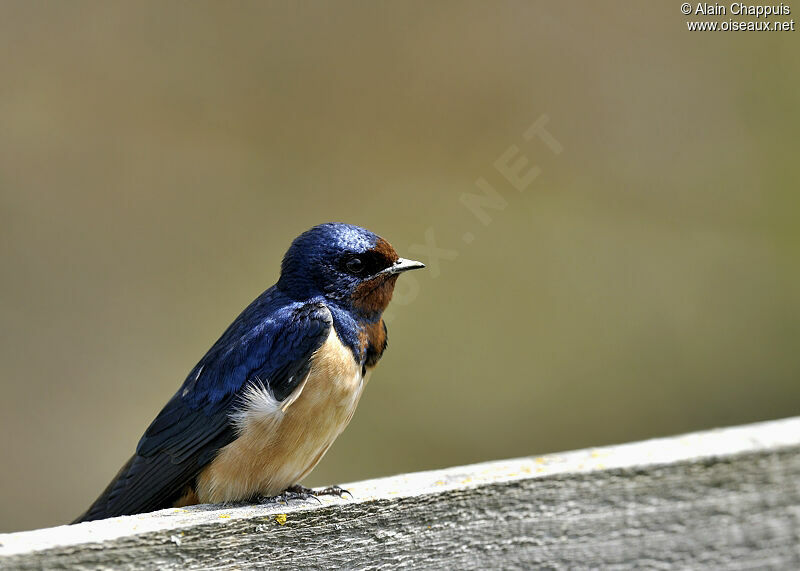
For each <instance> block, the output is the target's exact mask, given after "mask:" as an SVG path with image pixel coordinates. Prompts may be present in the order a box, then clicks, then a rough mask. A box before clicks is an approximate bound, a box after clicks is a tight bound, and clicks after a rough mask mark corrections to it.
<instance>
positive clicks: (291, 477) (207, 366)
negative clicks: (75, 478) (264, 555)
mask: <svg viewBox="0 0 800 571" xmlns="http://www.w3.org/2000/svg"><path fill="white" fill-rule="evenodd" d="M422 267H424V264H422V263H420V262H416V261H413V260H405V259H403V258H400V257H399V256H398V255H397V253H396V252H395V251H394V249H393V248H392V246H391V245H390V244H389V243H388V242H387V241H385V240H384V239H383V238H380V237H379V236H376V235H375V234H373V233H372V232H370V231H368V230H365V229H364V228H360V227H358V226H352V225H349V224H334V223H329V224H321V225H319V226H315V227H313V228H311V229H310V230H308V231H306V232H304V233H303V234H301V235H300V236H298V237H297V238H296V239H295V240H294V242H292V245H291V246H290V247H289V250H288V251H287V252H286V255H285V256H284V258H283V263H282V265H281V275H280V279H279V280H278V282H277V283H276V284H275V285H274V286H272V287H271V288H269V289H268V290H266V291H265V292H264V293H262V294H261V295H260V296H258V297H257V298H256V299H255V301H253V303H251V304H250V305H249V306H248V307H247V308H246V309H245V310H244V311H243V312H242V313H241V315H239V317H237V318H236V320H235V321H234V322H233V323H232V324H231V325H230V327H228V329H227V330H226V331H225V332H224V333H223V334H222V337H220V338H219V340H218V341H217V342H216V343H214V345H213V346H212V347H211V349H209V351H208V353H206V354H205V355H204V356H203V358H202V359H200V362H199V363H197V365H196V366H195V367H194V369H192V371H191V372H190V373H189V375H188V376H187V377H186V380H185V381H184V382H183V385H181V387H180V389H178V392H176V393H175V395H174V396H173V397H172V398H171V399H170V400H169V402H168V403H167V404H166V406H164V408H163V409H162V410H161V412H160V413H159V414H158V416H157V417H156V418H155V420H154V421H153V422H152V423H151V424H150V427H149V428H148V429H147V431H146V432H145V433H144V436H142V438H141V440H140V441H139V444H138V446H137V447H136V453H135V454H134V455H133V457H132V458H131V459H130V460H128V462H127V463H126V464H125V465H124V466H123V467H122V469H121V470H120V471H119V473H118V474H117V475H116V477H115V478H114V479H113V481H112V482H111V483H110V484H109V485H108V487H107V488H106V489H105V491H104V492H103V493H102V494H101V495H100V497H99V498H98V499H97V500H96V501H95V502H94V503H93V504H92V506H91V507H90V508H89V509H88V510H87V511H86V513H84V514H83V515H82V516H80V517H79V518H78V519H77V520H76V521H75V523H77V522H80V521H89V520H96V519H102V518H107V517H113V516H118V515H126V514H135V513H141V512H147V511H153V510H158V509H162V508H167V507H172V506H184V505H190V504H196V503H215V502H227V501H244V500H249V499H254V498H258V497H271V496H275V495H278V494H281V493H282V492H284V491H285V490H287V489H292V490H299V491H298V493H301V492H302V491H305V492H308V490H306V489H305V488H302V487H299V486H297V483H298V482H299V481H300V480H302V479H303V478H304V477H305V476H306V475H307V474H308V473H309V472H311V470H312V469H313V468H314V466H315V465H316V464H317V462H319V461H320V459H321V458H322V456H323V455H324V454H325V452H326V451H327V450H328V448H330V446H331V444H333V441H334V440H335V439H336V437H337V436H339V434H340V433H341V432H342V431H343V430H344V428H345V427H346V426H347V424H348V423H349V422H350V419H351V418H352V416H353V412H354V411H355V409H356V405H357V404H358V400H359V398H360V397H361V393H362V391H363V390H364V386H365V385H366V384H367V379H368V377H369V372H370V370H371V369H372V368H373V367H375V365H376V364H377V363H378V360H379V359H380V358H381V355H383V352H384V350H385V349H386V324H385V323H384V322H383V319H382V317H381V314H382V312H383V311H384V309H386V306H387V305H388V304H389V301H390V300H391V298H392V291H393V290H394V285H395V282H396V281H397V277H398V275H399V274H400V273H401V272H405V271H407V270H413V269H416V268H422Z"/></svg>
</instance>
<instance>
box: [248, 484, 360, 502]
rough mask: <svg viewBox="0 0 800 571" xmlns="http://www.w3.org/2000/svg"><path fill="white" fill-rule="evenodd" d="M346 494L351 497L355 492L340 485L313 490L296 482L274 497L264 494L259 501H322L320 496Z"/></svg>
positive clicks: (340, 495) (339, 496)
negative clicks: (352, 492)
mask: <svg viewBox="0 0 800 571" xmlns="http://www.w3.org/2000/svg"><path fill="white" fill-rule="evenodd" d="M344 494H348V495H349V496H350V497H351V498H352V497H353V494H351V493H350V492H348V491H347V490H345V489H344V488H341V487H339V486H329V487H327V488H323V489H321V490H313V489H311V488H306V487H305V486H301V485H300V484H295V485H294V486H289V487H288V488H286V490H284V492H283V493H282V494H279V495H277V496H272V497H265V496H262V497H260V498H258V501H259V503H262V504H268V503H274V502H287V501H290V500H310V499H311V498H313V499H315V500H317V501H318V502H319V503H322V500H320V499H319V498H320V496H336V497H338V498H341V497H342V496H344Z"/></svg>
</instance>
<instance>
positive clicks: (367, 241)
mask: <svg viewBox="0 0 800 571" xmlns="http://www.w3.org/2000/svg"><path fill="white" fill-rule="evenodd" d="M424 267H425V265H424V264H422V263H421V262H415V261H414V260H405V259H403V258H401V257H399V256H398V255H397V252H395V251H394V248H392V246H391V244H389V242H387V241H386V240H384V239H383V238H381V237H380V236H377V235H376V234H373V233H372V232H370V231H369V230H366V229H364V228H360V227H359V226H353V225H351V224H339V223H327V224H320V225H319V226H314V227H313V228H311V229H310V230H307V231H306V232H303V233H302V234H300V236H298V237H297V238H295V240H294V242H292V245H291V246H290V247H289V250H288V251H287V252H286V255H285V256H284V258H283V264H282V265H281V277H280V279H279V280H278V288H280V289H281V290H283V291H284V292H286V293H287V294H288V295H290V296H291V297H294V298H296V299H306V298H308V297H313V296H315V295H322V296H324V297H325V298H326V299H328V300H331V301H332V302H334V303H336V304H338V305H339V306H341V307H343V308H346V309H349V310H352V311H355V312H357V313H359V314H360V315H362V316H364V317H367V318H372V317H376V316H378V315H380V313H381V312H383V310H384V309H386V306H387V305H389V301H390V300H391V299H392V292H393V291H394V284H395V282H396V281H397V276H398V275H400V274H401V273H402V272H405V271H408V270H414V269H417V268H424Z"/></svg>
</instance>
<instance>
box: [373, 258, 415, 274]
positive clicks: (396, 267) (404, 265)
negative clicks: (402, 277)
mask: <svg viewBox="0 0 800 571" xmlns="http://www.w3.org/2000/svg"><path fill="white" fill-rule="evenodd" d="M424 267H425V264H423V263H422V262H418V261H416V260H406V259H405V258H397V261H396V262H395V263H394V264H392V265H391V266H389V267H388V268H386V269H385V270H383V271H382V272H381V273H382V274H400V273H402V272H407V271H408V270H419V269H420V268H424Z"/></svg>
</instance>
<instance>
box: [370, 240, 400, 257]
mask: <svg viewBox="0 0 800 571" xmlns="http://www.w3.org/2000/svg"><path fill="white" fill-rule="evenodd" d="M368 251H369V252H374V253H376V254H378V255H379V256H381V257H382V258H385V259H386V260H387V261H389V262H392V263H394V262H395V261H396V260H397V259H398V258H399V257H400V256H398V255H397V252H395V251H394V248H392V245H391V244H390V243H389V242H387V241H386V240H384V239H383V238H378V239H377V240H376V241H375V246H373V247H372V248H370V249H369V250H368Z"/></svg>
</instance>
